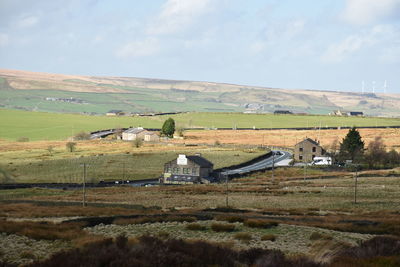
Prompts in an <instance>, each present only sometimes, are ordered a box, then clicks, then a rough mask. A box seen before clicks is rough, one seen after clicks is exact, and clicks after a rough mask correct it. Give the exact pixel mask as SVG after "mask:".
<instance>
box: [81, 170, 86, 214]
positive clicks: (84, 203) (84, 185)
mask: <svg viewBox="0 0 400 267" xmlns="http://www.w3.org/2000/svg"><path fill="white" fill-rule="evenodd" d="M82 187H83V190H82V194H83V198H82V206H83V207H85V206H86V163H83V183H82Z"/></svg>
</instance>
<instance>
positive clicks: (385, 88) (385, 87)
mask: <svg viewBox="0 0 400 267" xmlns="http://www.w3.org/2000/svg"><path fill="white" fill-rule="evenodd" d="M386 90H387V81H386V80H385V82H384V83H383V93H384V94H386Z"/></svg>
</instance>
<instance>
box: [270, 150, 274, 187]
mask: <svg viewBox="0 0 400 267" xmlns="http://www.w3.org/2000/svg"><path fill="white" fill-rule="evenodd" d="M274 165H275V152H274V151H272V173H271V178H272V182H274V181H275V177H274V167H275V166H274Z"/></svg>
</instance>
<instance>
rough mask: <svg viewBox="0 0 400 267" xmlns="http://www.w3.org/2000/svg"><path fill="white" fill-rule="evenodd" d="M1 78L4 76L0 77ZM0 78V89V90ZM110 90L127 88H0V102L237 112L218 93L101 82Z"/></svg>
mask: <svg viewBox="0 0 400 267" xmlns="http://www.w3.org/2000/svg"><path fill="white" fill-rule="evenodd" d="M3 81H4V79H3ZM1 82H2V80H0V89H1ZM100 86H103V87H111V88H113V89H124V90H128V93H93V92H91V93H85V92H71V91H63V90H12V89H2V90H1V94H0V104H1V106H2V107H4V108H9V109H21V108H22V109H26V110H39V111H45V112H61V113H81V112H86V113H97V114H105V113H106V112H107V111H109V110H112V109H119V110H123V111H125V112H132V113H143V112H166V111H202V112H207V111H210V112H238V111H243V110H244V109H243V108H241V107H240V106H239V105H235V106H232V105H227V104H224V103H219V102H218V101H217V100H218V97H219V95H220V94H218V93H213V92H210V93H201V94H200V93H198V92H192V91H187V92H186V91H182V90H181V91H176V90H156V89H143V88H134V87H124V86H112V85H106V84H105V85H101V84H100ZM46 97H54V98H75V99H80V100H83V101H84V102H85V103H68V102H61V101H48V100H46Z"/></svg>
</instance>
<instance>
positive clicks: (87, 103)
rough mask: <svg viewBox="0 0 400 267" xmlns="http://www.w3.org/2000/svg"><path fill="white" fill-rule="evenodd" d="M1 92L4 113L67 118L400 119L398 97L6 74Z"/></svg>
mask: <svg viewBox="0 0 400 267" xmlns="http://www.w3.org/2000/svg"><path fill="white" fill-rule="evenodd" d="M338 89H339V88H338ZM356 90H357V89H355V91H356ZM0 92H1V93H0V107H3V108H10V109H23V110H37V111H47V112H62V113H96V114H104V113H106V112H107V111H109V110H113V109H114V110H123V111H125V112H130V113H144V112H171V111H175V112H176V111H200V112H243V111H249V112H257V113H268V112H273V111H274V110H277V109H284V110H290V111H292V112H295V113H308V114H328V113H329V112H332V111H333V110H338V109H342V110H347V111H362V112H364V114H366V115H370V116H399V114H400V110H399V106H400V95H398V94H381V93H376V94H373V93H365V94H361V93H360V92H358V93H354V92H340V91H318V90H288V89H279V88H267V87H258V86H244V85H234V84H224V83H213V82H196V81H176V80H160V79H144V78H131V77H93V76H78V75H62V74H48V73H36V72H27V71H15V70H0Z"/></svg>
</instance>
